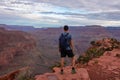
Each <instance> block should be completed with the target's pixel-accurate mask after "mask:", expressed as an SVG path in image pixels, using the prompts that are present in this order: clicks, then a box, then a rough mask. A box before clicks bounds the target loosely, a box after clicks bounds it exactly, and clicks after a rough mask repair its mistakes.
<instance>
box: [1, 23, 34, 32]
mask: <svg viewBox="0 0 120 80" xmlns="http://www.w3.org/2000/svg"><path fill="white" fill-rule="evenodd" d="M0 27H3V28H5V29H7V30H20V31H32V30H34V29H35V28H34V27H33V26H22V25H6V24H0Z"/></svg>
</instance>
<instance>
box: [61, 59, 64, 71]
mask: <svg viewBox="0 0 120 80" xmlns="http://www.w3.org/2000/svg"><path fill="white" fill-rule="evenodd" d="M63 67H64V58H61V69H63Z"/></svg>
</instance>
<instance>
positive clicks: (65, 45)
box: [59, 33, 70, 50]
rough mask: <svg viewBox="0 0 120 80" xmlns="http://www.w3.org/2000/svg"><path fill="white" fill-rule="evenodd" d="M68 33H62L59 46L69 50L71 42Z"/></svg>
mask: <svg viewBox="0 0 120 80" xmlns="http://www.w3.org/2000/svg"><path fill="white" fill-rule="evenodd" d="M68 35H69V33H67V34H66V35H64V34H63V33H62V34H61V36H60V38H59V46H60V48H61V49H64V50H67V48H70V42H69V40H68Z"/></svg>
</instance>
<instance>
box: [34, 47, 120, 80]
mask: <svg viewBox="0 0 120 80" xmlns="http://www.w3.org/2000/svg"><path fill="white" fill-rule="evenodd" d="M116 55H120V49H114V50H112V51H107V52H105V53H104V55H103V56H101V57H100V58H95V59H93V60H91V61H90V62H89V63H88V65H87V66H84V68H81V67H80V66H79V65H78V66H79V67H78V66H77V67H76V71H77V73H76V74H71V67H70V66H67V67H65V69H64V71H65V73H64V74H63V75H61V74H60V68H54V71H55V72H54V73H45V74H43V75H36V76H35V79H36V80H120V58H119V57H118V56H116Z"/></svg>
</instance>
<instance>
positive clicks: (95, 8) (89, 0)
mask: <svg viewBox="0 0 120 80" xmlns="http://www.w3.org/2000/svg"><path fill="white" fill-rule="evenodd" d="M0 24H12V25H32V26H35V27H60V26H63V25H65V24H67V25H70V26H81V25H103V26H120V0H0Z"/></svg>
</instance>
